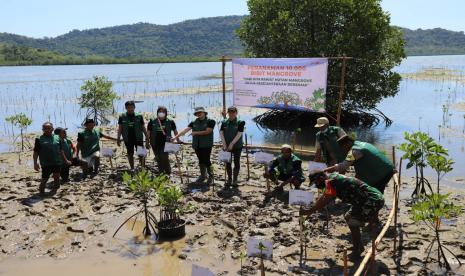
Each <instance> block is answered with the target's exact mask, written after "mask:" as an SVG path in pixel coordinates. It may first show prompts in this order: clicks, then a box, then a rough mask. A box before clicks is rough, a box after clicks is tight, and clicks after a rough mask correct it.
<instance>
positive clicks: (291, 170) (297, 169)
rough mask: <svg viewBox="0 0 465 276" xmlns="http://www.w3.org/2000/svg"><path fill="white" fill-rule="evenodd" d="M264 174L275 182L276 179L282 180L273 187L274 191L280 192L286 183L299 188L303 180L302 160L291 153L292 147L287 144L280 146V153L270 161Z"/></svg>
mask: <svg viewBox="0 0 465 276" xmlns="http://www.w3.org/2000/svg"><path fill="white" fill-rule="evenodd" d="M264 176H265V178H267V179H270V180H271V181H274V182H276V183H277V182H278V180H280V181H282V183H281V184H279V185H278V187H276V188H275V190H274V192H275V193H282V192H283V191H284V189H283V188H284V186H285V185H286V184H291V185H294V188H296V189H299V188H300V185H301V184H302V182H304V181H305V177H304V176H303V172H302V161H301V160H300V158H299V157H297V156H296V155H294V154H293V153H292V147H291V146H290V145H287V144H284V145H282V146H281V154H280V155H279V156H278V157H277V158H275V159H274V160H273V162H271V165H270V166H269V167H268V170H267V172H266V173H265V174H264Z"/></svg>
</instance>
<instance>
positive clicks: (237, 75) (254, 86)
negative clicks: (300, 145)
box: [232, 58, 328, 112]
mask: <svg viewBox="0 0 465 276" xmlns="http://www.w3.org/2000/svg"><path fill="white" fill-rule="evenodd" d="M232 66H233V92H234V96H233V97H234V105H239V106H253V107H263V108H271V109H293V110H302V111H310V110H312V111H318V112H324V111H325V100H326V82H327V75H328V59H326V58H279V59H278V58H276V59H275V58H235V59H233V60H232Z"/></svg>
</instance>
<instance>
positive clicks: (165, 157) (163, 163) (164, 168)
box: [152, 147, 171, 175]
mask: <svg viewBox="0 0 465 276" xmlns="http://www.w3.org/2000/svg"><path fill="white" fill-rule="evenodd" d="M152 150H153V153H154V154H155V161H157V166H158V171H159V172H160V173H163V174H166V175H169V174H171V165H170V159H169V154H168V153H167V152H164V149H163V148H162V149H157V148H155V147H152Z"/></svg>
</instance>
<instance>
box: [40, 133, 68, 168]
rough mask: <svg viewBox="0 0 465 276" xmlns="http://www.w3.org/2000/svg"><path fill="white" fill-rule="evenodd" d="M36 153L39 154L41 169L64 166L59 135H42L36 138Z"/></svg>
mask: <svg viewBox="0 0 465 276" xmlns="http://www.w3.org/2000/svg"><path fill="white" fill-rule="evenodd" d="M34 151H35V152H37V153H38V154H39V161H40V166H41V167H51V166H61V165H62V164H63V158H62V156H61V153H60V137H58V135H51V136H45V135H41V136H40V137H38V138H36V140H35V143H34Z"/></svg>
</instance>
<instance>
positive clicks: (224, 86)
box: [221, 56, 226, 118]
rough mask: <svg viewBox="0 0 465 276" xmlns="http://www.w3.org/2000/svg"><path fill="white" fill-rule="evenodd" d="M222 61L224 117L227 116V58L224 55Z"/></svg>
mask: <svg viewBox="0 0 465 276" xmlns="http://www.w3.org/2000/svg"><path fill="white" fill-rule="evenodd" d="M221 62H222V66H221V69H222V70H221V77H222V79H223V113H222V115H223V118H226V72H225V69H226V59H225V56H222V57H221Z"/></svg>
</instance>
